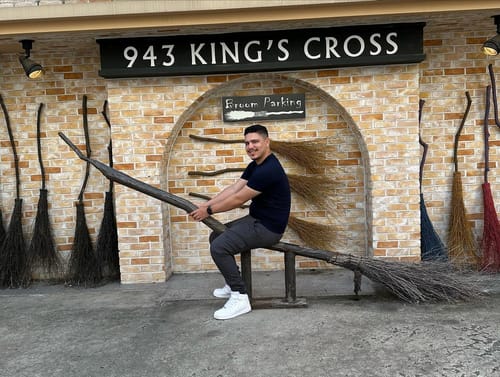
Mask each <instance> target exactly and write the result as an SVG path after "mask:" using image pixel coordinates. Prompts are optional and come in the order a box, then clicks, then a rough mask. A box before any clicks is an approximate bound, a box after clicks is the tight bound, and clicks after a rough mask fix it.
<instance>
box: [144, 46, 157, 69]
mask: <svg viewBox="0 0 500 377" xmlns="http://www.w3.org/2000/svg"><path fill="white" fill-rule="evenodd" d="M156 59H158V57H157V56H156V55H155V50H154V47H153V46H149V47H148V49H147V50H146V52H145V53H144V55H143V56H142V60H149V66H150V67H154V66H155V61H156Z"/></svg>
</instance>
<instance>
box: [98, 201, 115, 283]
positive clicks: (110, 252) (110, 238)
mask: <svg viewBox="0 0 500 377" xmlns="http://www.w3.org/2000/svg"><path fill="white" fill-rule="evenodd" d="M96 255H97V260H98V261H99V264H100V265H101V266H102V274H103V276H106V277H109V278H110V279H113V280H116V279H119V278H120V259H119V250H118V234H117V227H116V217H115V209H114V204H113V193H112V192H110V191H108V192H106V199H105V201H104V215H103V218H102V222H101V228H100V229H99V234H98V236H97V244H96Z"/></svg>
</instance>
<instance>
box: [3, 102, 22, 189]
mask: <svg viewBox="0 0 500 377" xmlns="http://www.w3.org/2000/svg"><path fill="white" fill-rule="evenodd" d="M0 105H1V106H2V111H3V114H4V116H5V123H6V124H7V132H8V133H9V140H10V145H11V147H12V154H13V155H14V167H15V170H16V198H17V199H19V158H18V156H17V151H16V143H15V142H14V135H13V134H12V128H11V127H10V118H9V112H8V111H7V107H6V106H5V102H4V101H3V97H2V96H1V95H0Z"/></svg>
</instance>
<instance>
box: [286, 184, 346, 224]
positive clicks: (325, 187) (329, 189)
mask: <svg viewBox="0 0 500 377" xmlns="http://www.w3.org/2000/svg"><path fill="white" fill-rule="evenodd" d="M288 181H289V182H290V187H291V188H292V189H293V191H294V192H295V193H296V194H298V195H300V196H301V197H302V198H304V199H305V200H306V201H308V202H311V203H312V204H314V205H316V206H317V207H318V208H320V209H324V210H326V211H328V212H330V213H333V214H335V212H336V210H337V208H336V205H337V203H336V197H333V196H332V194H333V190H334V188H335V182H334V181H333V180H331V179H330V178H328V177H325V176H324V175H321V176H317V175H296V174H288Z"/></svg>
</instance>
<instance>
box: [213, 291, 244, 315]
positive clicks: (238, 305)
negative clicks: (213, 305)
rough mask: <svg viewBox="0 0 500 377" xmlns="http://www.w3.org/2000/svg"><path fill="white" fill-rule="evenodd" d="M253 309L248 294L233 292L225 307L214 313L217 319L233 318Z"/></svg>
mask: <svg viewBox="0 0 500 377" xmlns="http://www.w3.org/2000/svg"><path fill="white" fill-rule="evenodd" d="M251 310H252V307H251V306H250V300H249V299H248V295H247V294H242V293H240V292H231V297H229V300H227V302H226V304H225V305H224V307H222V308H221V309H219V310H217V311H216V312H215V313H214V318H215V319H231V318H234V317H237V316H239V315H242V314H245V313H248V312H250V311H251Z"/></svg>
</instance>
